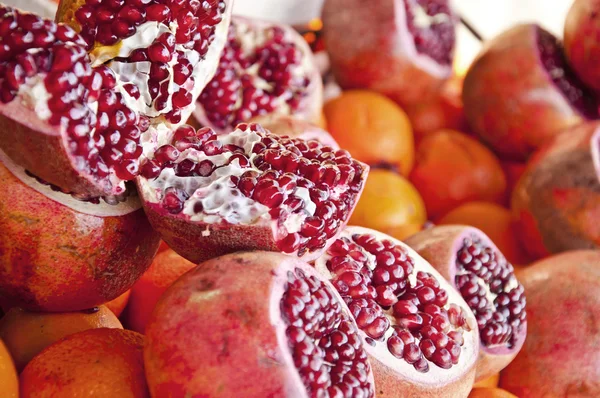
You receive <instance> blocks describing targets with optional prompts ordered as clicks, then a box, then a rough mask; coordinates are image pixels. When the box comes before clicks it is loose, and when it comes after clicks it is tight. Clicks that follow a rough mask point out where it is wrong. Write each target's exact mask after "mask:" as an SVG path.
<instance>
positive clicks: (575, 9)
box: [564, 0, 600, 91]
mask: <svg viewBox="0 0 600 398" xmlns="http://www.w3.org/2000/svg"><path fill="white" fill-rule="evenodd" d="M599 10H600V3H598V1H596V0H577V1H574V2H573V5H572V6H571V9H570V10H569V13H568V14H567V19H566V21H565V30H564V37H565V53H566V54H567V58H568V59H569V63H570V64H571V66H572V67H573V69H574V70H575V72H577V75H578V76H579V77H580V78H581V80H583V81H584V82H585V83H586V84H587V85H588V86H590V87H592V88H593V89H594V90H596V91H599V90H600V74H599V73H598V71H597V67H596V65H597V63H598V59H599V58H600V48H599V47H598V43H597V41H596V40H594V38H595V37H597V35H598V34H599V33H600V24H599V23H598V19H597V18H596V17H595V16H596V15H597V13H598V11H599Z"/></svg>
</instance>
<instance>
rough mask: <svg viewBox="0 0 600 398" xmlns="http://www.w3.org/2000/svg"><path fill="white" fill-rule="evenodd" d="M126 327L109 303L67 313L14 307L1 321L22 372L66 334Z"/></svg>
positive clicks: (3, 336) (2, 332) (0, 327)
mask: <svg viewBox="0 0 600 398" xmlns="http://www.w3.org/2000/svg"><path fill="white" fill-rule="evenodd" d="M105 327H106V328H118V329H122V328H123V326H122V325H121V322H119V320H118V319H117V317H116V316H115V314H113V313H112V311H111V310H109V309H108V308H107V307H105V306H100V307H98V308H96V309H93V310H88V311H80V312H64V313H41V312H28V311H24V310H22V309H20V308H12V309H11V310H10V311H8V312H7V313H6V315H5V316H4V318H2V320H0V339H2V340H4V343H5V344H6V347H7V348H8V350H9V351H10V353H11V354H12V357H13V359H14V361H15V365H16V367H17V369H18V370H19V371H21V370H22V369H23V368H24V367H25V365H27V363H28V362H29V361H31V359H32V358H33V357H34V356H36V355H37V354H38V353H40V351H42V350H43V349H44V348H46V347H48V346H49V345H51V344H53V343H55V342H56V341H58V340H60V339H62V338H63V337H65V336H69V335H71V334H73V333H77V332H81V331H83V330H88V329H95V328H105Z"/></svg>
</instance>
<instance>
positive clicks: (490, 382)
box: [473, 373, 500, 388]
mask: <svg viewBox="0 0 600 398" xmlns="http://www.w3.org/2000/svg"><path fill="white" fill-rule="evenodd" d="M499 381H500V373H496V374H495V375H493V376H490V377H488V378H487V379H483V380H481V381H478V382H477V383H475V385H473V387H474V388H495V387H498V382H499Z"/></svg>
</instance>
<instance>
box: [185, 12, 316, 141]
mask: <svg viewBox="0 0 600 398" xmlns="http://www.w3.org/2000/svg"><path fill="white" fill-rule="evenodd" d="M322 105H323V83H322V80H321V74H320V72H319V69H318V68H317V65H316V63H315V60H314V57H313V55H312V51H311V50H310V48H309V47H308V44H307V43H306V41H305V40H304V38H303V37H302V36H301V35H300V34H298V33H297V32H296V31H295V30H294V29H292V28H291V27H290V26H287V25H281V24H275V23H271V22H265V21H258V20H251V19H247V18H242V17H234V18H233V21H232V23H231V26H230V28H229V36H228V41H227V45H226V47H225V50H224V52H223V55H222V56H221V60H220V63H219V68H218V69H217V73H216V75H215V77H214V78H213V79H212V80H211V81H210V83H208V85H207V86H206V89H205V90H204V91H203V92H202V94H201V95H200V98H199V100H198V103H197V106H196V110H195V111H194V115H195V116H196V119H197V120H198V122H200V124H202V125H203V126H206V127H210V128H212V129H214V130H215V131H216V132H217V133H218V134H221V133H226V132H229V131H231V130H232V129H234V128H235V126H236V125H238V124H239V123H242V122H249V121H250V120H251V119H253V118H255V117H257V116H263V115H287V116H291V115H293V116H294V117H296V118H300V119H304V120H307V121H309V122H313V123H317V122H318V121H319V120H320V118H321V107H322Z"/></svg>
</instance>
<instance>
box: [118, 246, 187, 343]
mask: <svg viewBox="0 0 600 398" xmlns="http://www.w3.org/2000/svg"><path fill="white" fill-rule="evenodd" d="M194 267H196V264H194V263H192V262H190V261H188V260H186V259H184V258H183V257H181V256H180V255H179V254H177V253H175V252H174V251H173V250H171V249H167V250H164V251H162V252H160V253H158V254H157V255H156V257H155V258H154V261H153V262H152V265H150V268H148V270H147V271H146V272H145V273H144V275H142V277H141V278H140V279H139V280H138V281H137V282H136V283H135V285H133V287H132V288H131V296H130V297H129V304H128V306H127V309H126V313H125V315H126V320H127V321H126V324H127V326H128V327H129V328H130V329H132V330H135V331H137V332H140V333H144V332H145V330H146V324H147V323H148V320H149V319H150V315H152V311H153V310H154V307H155V306H156V303H157V302H158V299H159V298H160V296H162V294H163V293H164V292H165V290H167V288H168V287H169V286H171V285H172V284H173V282H175V281H176V280H177V279H178V278H179V277H180V276H181V275H183V274H185V273H186V272H188V271H189V270H191V269H192V268H194Z"/></svg>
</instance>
